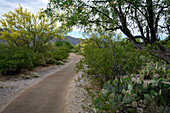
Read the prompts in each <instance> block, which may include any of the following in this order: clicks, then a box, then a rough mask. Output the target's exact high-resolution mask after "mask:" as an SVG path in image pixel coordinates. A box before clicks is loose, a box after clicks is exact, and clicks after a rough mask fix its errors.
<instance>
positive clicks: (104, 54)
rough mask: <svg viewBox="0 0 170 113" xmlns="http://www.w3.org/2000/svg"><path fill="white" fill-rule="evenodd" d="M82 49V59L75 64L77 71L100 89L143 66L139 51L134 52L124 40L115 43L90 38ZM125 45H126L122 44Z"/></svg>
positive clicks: (107, 39) (110, 40) (108, 40)
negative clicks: (96, 83) (109, 81)
mask: <svg viewBox="0 0 170 113" xmlns="http://www.w3.org/2000/svg"><path fill="white" fill-rule="evenodd" d="M89 40H91V41H92V42H91V43H87V44H86V46H85V47H84V48H83V56H84V58H83V59H82V60H81V61H80V62H79V63H77V65H76V69H77V71H83V72H84V73H86V75H87V77H88V78H89V79H90V80H92V81H95V82H98V83H99V85H100V86H101V87H102V86H103V84H104V83H106V82H107V81H108V80H112V81H113V80H114V79H115V78H116V77H119V76H121V75H129V74H131V73H133V72H137V71H138V70H139V69H141V66H142V65H143V63H144V62H143V60H142V59H141V58H140V55H141V51H138V50H136V49H135V48H133V46H132V45H131V44H130V43H129V42H128V41H126V40H123V41H122V42H116V41H114V40H112V39H109V38H106V39H105V38H103V39H99V38H94V39H93V38H92V39H89ZM124 43H126V44H124Z"/></svg>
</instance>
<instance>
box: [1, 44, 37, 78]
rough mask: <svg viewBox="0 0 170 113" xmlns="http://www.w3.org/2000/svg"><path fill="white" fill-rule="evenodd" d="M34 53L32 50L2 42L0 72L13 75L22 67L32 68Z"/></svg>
mask: <svg viewBox="0 0 170 113" xmlns="http://www.w3.org/2000/svg"><path fill="white" fill-rule="evenodd" d="M32 58H34V54H33V52H32V51H31V50H28V49H24V48H17V47H13V46H7V45H5V44H0V72H1V73H2V74H4V75H12V74H17V73H19V72H20V70H21V69H28V70H32V69H33V67H34V62H33V61H32Z"/></svg>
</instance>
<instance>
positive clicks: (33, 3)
mask: <svg viewBox="0 0 170 113" xmlns="http://www.w3.org/2000/svg"><path fill="white" fill-rule="evenodd" d="M48 2H49V0H0V3H1V4H0V19H2V15H3V14H4V13H7V12H9V11H12V12H13V11H14V10H15V9H16V8H18V7H19V6H18V4H21V6H22V7H23V8H24V9H25V8H27V9H28V11H31V12H32V13H37V12H38V11H39V10H40V9H42V8H44V9H45V8H46V6H47V4H48Z"/></svg>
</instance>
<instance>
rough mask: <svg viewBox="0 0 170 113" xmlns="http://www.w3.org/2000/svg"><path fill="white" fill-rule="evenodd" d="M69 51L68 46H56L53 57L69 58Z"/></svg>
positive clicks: (58, 58)
mask: <svg viewBox="0 0 170 113" xmlns="http://www.w3.org/2000/svg"><path fill="white" fill-rule="evenodd" d="M68 52H69V50H68V48H67V47H66V46H61V47H60V46H59V47H56V49H55V50H54V52H53V58H54V59H55V60H63V59H67V58H68V56H69V54H68Z"/></svg>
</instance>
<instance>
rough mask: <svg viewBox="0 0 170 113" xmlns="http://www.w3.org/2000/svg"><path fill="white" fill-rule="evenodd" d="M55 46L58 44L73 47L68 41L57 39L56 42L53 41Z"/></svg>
mask: <svg viewBox="0 0 170 113" xmlns="http://www.w3.org/2000/svg"><path fill="white" fill-rule="evenodd" d="M55 46H56V47H59V46H66V47H67V48H68V49H70V50H71V49H73V48H74V46H73V45H71V43H69V42H68V41H59V40H57V41H56V42H55Z"/></svg>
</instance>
